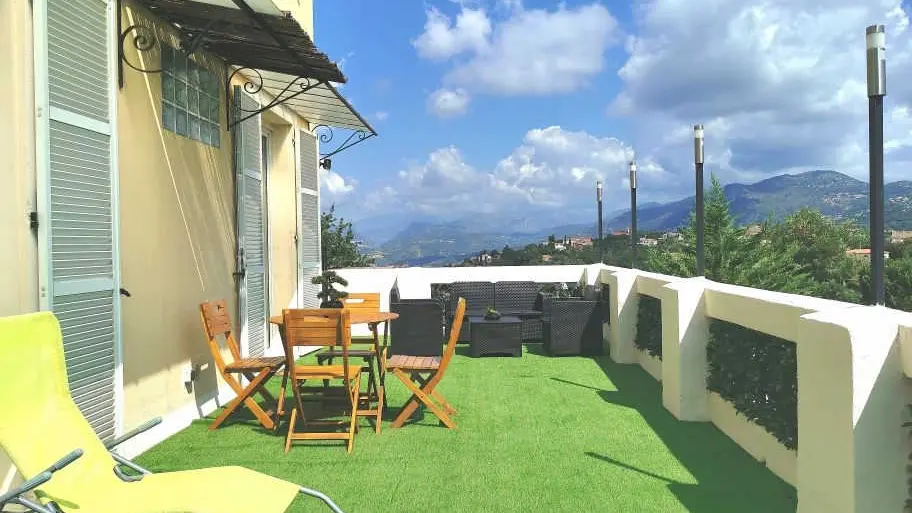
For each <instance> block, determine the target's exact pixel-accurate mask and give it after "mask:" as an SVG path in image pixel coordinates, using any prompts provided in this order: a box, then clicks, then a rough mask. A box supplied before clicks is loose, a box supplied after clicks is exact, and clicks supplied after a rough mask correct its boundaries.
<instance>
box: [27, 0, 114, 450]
mask: <svg viewBox="0 0 912 513" xmlns="http://www.w3.org/2000/svg"><path fill="white" fill-rule="evenodd" d="M33 5H34V29H35V84H36V98H35V99H36V105H37V113H36V134H37V149H38V151H37V165H38V169H39V179H38V191H39V194H38V198H39V200H38V211H39V230H38V234H39V258H40V261H41V265H40V271H39V280H40V284H41V306H42V308H43V309H50V310H53V312H54V313H55V314H56V316H57V318H58V319H59V321H60V324H61V329H62V331H63V344H64V354H65V357H66V366H67V374H68V377H69V386H70V393H71V394H72V396H73V399H74V400H75V402H76V404H77V405H78V406H79V408H80V410H81V411H82V413H83V415H85V417H86V418H87V419H88V421H89V423H90V424H91V425H92V427H93V428H94V429H95V431H96V432H97V433H98V435H99V436H100V437H101V438H103V439H109V438H111V437H113V436H114V435H115V432H116V431H117V429H118V426H117V424H118V419H119V415H120V414H119V412H118V411H117V409H118V408H117V395H118V394H119V388H120V377H119V372H118V355H117V348H118V340H119V333H118V328H119V306H120V305H119V295H118V290H119V288H120V286H119V273H118V257H117V234H116V231H117V212H116V205H117V203H116V196H117V178H116V151H114V150H115V143H114V132H115V131H116V123H115V119H114V114H113V109H114V104H115V100H116V99H115V98H114V96H115V93H114V91H115V89H114V85H113V84H114V80H113V67H114V64H113V63H114V59H113V56H114V55H115V52H113V50H112V41H114V35H113V34H112V33H111V31H110V29H109V27H111V26H112V25H113V12H112V11H113V5H114V3H113V1H112V2H111V3H109V2H107V1H105V0H35V1H34V4H33Z"/></svg>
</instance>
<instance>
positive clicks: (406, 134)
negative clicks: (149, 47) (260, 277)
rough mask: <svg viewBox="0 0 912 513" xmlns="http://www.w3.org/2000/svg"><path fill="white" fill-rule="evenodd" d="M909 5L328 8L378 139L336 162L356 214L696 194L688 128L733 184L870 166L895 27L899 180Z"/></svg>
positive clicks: (793, 2)
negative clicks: (697, 131)
mask: <svg viewBox="0 0 912 513" xmlns="http://www.w3.org/2000/svg"><path fill="white" fill-rule="evenodd" d="M908 12H909V6H908V4H906V5H903V4H902V3H900V0H870V1H868V2H857V1H855V0H816V1H812V0H768V1H766V2H763V3H751V2H727V1H725V0H692V1H689V2H681V1H679V0H636V1H634V2H594V1H592V0H589V1H567V2H562V3H557V2H544V1H531V0H526V1H524V2H523V1H517V0H471V1H470V0H463V1H456V0H436V1H434V0H427V1H425V2H419V1H412V0H397V1H387V2H378V1H370V0H351V1H345V2H340V1H337V0H315V8H314V16H315V29H314V30H315V40H316V43H317V45H318V46H319V47H320V48H321V49H322V50H323V51H325V52H326V53H327V54H328V55H329V56H330V58H332V59H333V60H336V61H337V62H340V63H341V64H342V67H343V71H344V72H345V74H346V76H347V77H348V83H347V84H346V85H345V86H344V87H343V88H342V89H341V91H342V93H343V94H344V95H345V96H346V97H347V98H348V99H349V100H350V101H351V102H352V103H353V104H354V106H355V108H356V109H358V110H359V112H360V113H361V114H362V115H364V116H365V117H366V118H367V119H368V120H369V121H370V122H371V123H372V124H373V126H374V127H375V128H376V130H377V131H378V132H379V133H380V137H378V138H375V139H372V140H370V141H368V142H365V143H363V144H361V145H359V146H356V147H354V148H352V149H350V150H348V151H346V152H344V153H342V154H339V155H338V156H337V157H336V158H334V159H333V169H332V172H331V173H324V176H323V187H322V191H323V195H324V196H323V203H324V206H328V204H329V203H335V204H336V205H337V209H338V210H339V211H341V212H342V214H343V215H345V216H346V217H349V218H352V219H356V220H361V219H368V220H370V219H378V218H390V219H395V222H396V223H399V224H403V225H404V224H405V223H407V222H408V221H410V220H415V219H437V218H453V219H456V218H466V217H471V216H473V215H482V214H484V215H496V216H499V217H502V218H504V219H508V218H513V217H516V218H520V217H541V218H542V219H549V220H550V219H552V218H553V219H558V220H560V219H563V218H566V219H567V221H568V222H572V221H574V220H575V219H578V218H581V217H582V218H588V217H589V213H588V211H589V210H591V209H592V205H591V203H592V202H591V201H590V196H593V195H594V194H593V192H592V189H593V188H594V184H595V181H596V180H598V179H602V180H604V181H605V184H606V201H608V202H609V204H612V205H614V206H616V207H618V208H620V207H623V206H625V204H624V203H625V201H626V197H627V181H626V176H627V173H626V166H625V162H626V160H627V159H628V158H630V157H631V156H633V155H634V152H635V155H636V158H637V161H638V163H639V167H640V170H641V174H640V180H639V182H640V188H639V191H640V194H641V197H642V198H643V201H650V200H655V201H663V200H668V199H675V198H679V197H683V196H685V195H687V194H689V193H690V189H691V187H692V186H691V184H692V178H691V177H692V175H691V174H690V173H692V170H691V169H692V164H691V162H692V153H691V150H690V148H691V146H690V137H691V125H692V124H693V123H695V122H702V123H704V124H706V127H707V168H708V169H709V170H711V171H713V172H714V173H716V174H718V175H719V176H720V177H721V178H722V179H723V181H755V180H757V179H762V178H764V177H767V176H770V175H773V174H778V173H783V172H800V171H804V170H809V169H818V168H826V169H836V170H839V171H842V172H846V173H848V174H851V175H853V176H857V177H859V178H863V177H864V176H865V174H866V172H867V171H866V164H865V163H866V160H867V156H866V142H865V141H866V133H867V132H866V126H865V114H866V98H865V93H864V28H865V26H866V25H867V24H869V23H885V24H887V27H888V52H889V53H888V57H889V59H890V60H889V61H888V62H889V65H890V68H889V69H890V73H889V78H890V84H889V85H890V96H889V97H888V102H887V139H888V155H887V162H888V168H887V175H888V176H887V179H888V180H891V179H894V180H895V179H901V178H912V166H908V165H907V164H909V163H912V119H910V118H912V116H910V109H909V104H910V103H912V86H910V84H912V72H910V71H908V70H910V69H912V66H909V64H912V43H910V42H909V40H910V38H909V31H908V25H909V18H908Z"/></svg>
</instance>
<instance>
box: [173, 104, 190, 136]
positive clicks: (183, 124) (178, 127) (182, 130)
mask: <svg viewBox="0 0 912 513" xmlns="http://www.w3.org/2000/svg"><path fill="white" fill-rule="evenodd" d="M174 130H175V131H176V132H177V133H179V134H181V135H183V136H186V135H187V111H183V110H179V111H177V122H176V123H175V129H174Z"/></svg>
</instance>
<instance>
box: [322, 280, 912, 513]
mask: <svg viewBox="0 0 912 513" xmlns="http://www.w3.org/2000/svg"><path fill="white" fill-rule="evenodd" d="M339 274H340V275H342V276H343V277H344V278H346V279H347V280H348V281H349V286H348V287H347V290H349V291H357V292H379V293H380V294H381V297H382V300H383V305H384V306H386V305H387V303H386V302H387V301H388V299H389V294H390V291H391V290H392V288H393V286H396V287H397V289H398V291H399V295H400V297H402V298H429V297H430V296H431V284H433V283H449V282H453V281H492V282H497V281H513V280H531V281H536V282H579V283H587V284H591V285H597V286H601V285H607V286H608V289H609V295H608V302H609V320H608V323H607V324H606V325H605V326H604V329H603V333H604V340H605V348H606V353H608V354H610V357H611V358H612V359H613V360H614V361H616V362H618V363H623V364H638V365H640V366H642V367H643V368H645V369H646V370H647V371H648V372H649V373H650V374H651V375H652V376H653V377H655V378H656V379H657V380H659V381H660V383H661V386H662V402H663V405H664V406H665V407H666V409H668V410H669V411H670V412H671V413H672V414H673V415H675V416H676V417H677V418H678V419H680V420H682V421H696V422H712V423H713V424H715V425H716V426H717V427H718V428H719V429H720V430H721V431H722V432H724V433H725V434H727V435H728V436H729V437H730V438H731V439H732V440H734V441H735V442H736V443H738V444H739V445H740V446H741V447H743V448H744V449H745V450H746V451H747V452H748V453H749V454H751V455H753V456H754V457H755V458H757V459H758V460H760V461H762V462H764V464H765V465H766V466H767V467H768V468H769V469H770V470H771V471H772V472H774V473H775V474H777V475H779V476H780V477H781V478H782V479H783V480H785V481H787V482H789V483H791V484H792V485H794V486H795V487H796V489H797V492H798V493H797V495H798V512H799V513H818V512H819V513H824V512H826V513H875V512H876V513H881V512H883V513H900V512H901V511H903V506H904V503H905V500H906V498H907V488H906V468H905V464H906V460H907V458H908V457H909V453H910V450H912V446H910V440H909V436H908V433H907V432H906V431H905V428H903V425H902V424H903V422H904V421H906V420H909V414H908V412H907V407H906V405H907V404H909V403H912V380H910V379H909V377H910V376H912V314H910V313H906V312H899V311H896V310H890V309H887V308H883V307H868V306H859V305H852V304H847V303H841V302H837V301H829V300H824V299H818V298H812V297H807V296H800V295H794V294H782V293H777V292H769V291H763V290H759V289H753V288H748V287H737V286H732V285H725V284H720V283H715V282H712V281H709V280H706V279H703V278H689V279H683V278H676V277H672V276H665V275H660V274H654V273H647V272H643V271H638V270H633V269H625V268H618V267H610V266H605V265H598V264H597V265H589V266H522V267H451V268H396V269H343V270H341V271H339ZM640 295H648V296H652V297H656V298H658V299H659V300H660V301H661V302H662V309H661V312H662V356H663V357H662V359H661V360H659V359H657V358H653V357H650V356H649V355H648V354H645V353H644V352H643V351H641V350H639V349H638V348H636V346H635V345H634V341H635V338H636V329H637V310H638V307H639V297H640ZM714 319H715V320H722V321H726V322H729V323H733V324H737V325H740V326H743V327H745V328H748V329H751V330H755V331H758V332H761V333H765V334H768V335H773V336H775V337H779V338H781V339H783V340H784V341H786V343H794V344H796V354H797V379H798V439H799V443H798V449H797V450H789V449H787V448H786V447H785V446H784V445H782V444H781V443H780V442H779V441H778V440H776V438H775V437H774V436H773V435H771V434H770V433H768V432H767V431H766V430H765V429H764V428H762V427H760V426H758V425H757V424H754V423H753V422H751V421H749V420H748V419H746V418H745V417H744V416H743V415H741V414H740V413H738V412H737V411H736V410H735V408H734V406H733V405H732V404H731V403H729V402H728V401H725V400H724V399H722V398H721V397H719V396H718V395H717V394H715V393H713V392H710V391H709V390H707V385H706V377H707V370H708V362H707V352H706V351H707V349H706V347H707V343H708V340H709V326H710V324H711V322H712V321H713V320H714ZM394 336H395V335H394Z"/></svg>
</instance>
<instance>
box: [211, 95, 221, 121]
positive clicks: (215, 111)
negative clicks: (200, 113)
mask: <svg viewBox="0 0 912 513" xmlns="http://www.w3.org/2000/svg"><path fill="white" fill-rule="evenodd" d="M219 103H220V101H219V97H218V96H216V97H215V98H210V99H209V121H212V122H214V123H218V122H220V121H221V118H220V115H219Z"/></svg>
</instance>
